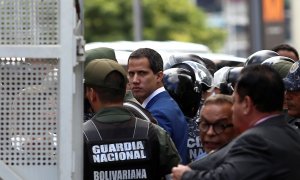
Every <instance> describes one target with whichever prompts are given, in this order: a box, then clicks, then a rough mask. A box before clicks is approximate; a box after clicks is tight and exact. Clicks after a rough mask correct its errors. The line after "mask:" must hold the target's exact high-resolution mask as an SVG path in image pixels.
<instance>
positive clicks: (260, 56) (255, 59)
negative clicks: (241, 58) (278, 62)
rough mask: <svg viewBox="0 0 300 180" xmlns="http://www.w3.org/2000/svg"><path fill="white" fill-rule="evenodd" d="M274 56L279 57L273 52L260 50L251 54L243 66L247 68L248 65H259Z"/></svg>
mask: <svg viewBox="0 0 300 180" xmlns="http://www.w3.org/2000/svg"><path fill="white" fill-rule="evenodd" d="M274 56H279V54H278V53H277V52H275V51H271V50H260V51H257V52H255V53H253V54H251V55H250V56H249V57H248V58H247V60H246V62H245V66H248V65H250V64H261V63H262V62H263V61H264V60H266V59H268V58H270V57H274Z"/></svg>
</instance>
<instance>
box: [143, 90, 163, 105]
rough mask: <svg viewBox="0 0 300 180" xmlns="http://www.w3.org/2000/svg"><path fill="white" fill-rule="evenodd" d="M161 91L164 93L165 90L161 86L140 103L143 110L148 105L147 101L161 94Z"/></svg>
mask: <svg viewBox="0 0 300 180" xmlns="http://www.w3.org/2000/svg"><path fill="white" fill-rule="evenodd" d="M163 91H166V89H165V88H164V87H163V86H162V87H160V88H158V89H156V90H155V91H154V92H153V93H152V94H151V95H150V96H148V97H147V98H146V99H145V100H144V102H143V103H142V106H143V107H144V108H145V107H146V106H147V104H148V103H149V101H150V100H151V99H152V98H153V97H154V96H156V95H157V94H159V93H161V92H163Z"/></svg>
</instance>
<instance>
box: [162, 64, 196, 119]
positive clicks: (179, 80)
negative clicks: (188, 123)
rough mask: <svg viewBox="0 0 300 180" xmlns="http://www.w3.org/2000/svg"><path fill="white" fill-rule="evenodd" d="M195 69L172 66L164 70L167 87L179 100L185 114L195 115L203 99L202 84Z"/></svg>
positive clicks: (191, 116)
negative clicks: (197, 79) (197, 78)
mask: <svg viewBox="0 0 300 180" xmlns="http://www.w3.org/2000/svg"><path fill="white" fill-rule="evenodd" d="M195 74H196V73H194V72H193V71H189V70H187V69H183V68H170V69H167V70H165V71H164V78H163V83H164V87H165V89H166V90H167V91H168V92H169V94H170V95H171V96H172V98H173V99H174V100H175V101H176V102H177V104H178V105H179V107H180V109H181V110H182V112H183V114H184V115H185V116H187V117H190V118H193V117H195V115H196V113H197V111H198V109H199V106H200V100H201V94H202V91H201V84H200V83H199V82H197V81H196V77H195Z"/></svg>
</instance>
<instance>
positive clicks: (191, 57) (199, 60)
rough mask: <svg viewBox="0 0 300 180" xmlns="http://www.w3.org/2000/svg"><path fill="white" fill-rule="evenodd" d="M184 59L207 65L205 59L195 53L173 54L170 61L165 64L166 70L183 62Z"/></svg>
mask: <svg viewBox="0 0 300 180" xmlns="http://www.w3.org/2000/svg"><path fill="white" fill-rule="evenodd" d="M184 61H194V62H197V63H199V64H202V65H204V66H205V63H204V61H203V59H202V58H201V57H199V56H197V55H194V54H185V55H171V56H170V57H169V60H168V62H166V64H165V65H164V70H166V69H170V68H172V67H173V66H174V65H175V64H178V63H182V62H184Z"/></svg>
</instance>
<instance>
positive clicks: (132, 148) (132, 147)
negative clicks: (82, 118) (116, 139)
mask: <svg viewBox="0 0 300 180" xmlns="http://www.w3.org/2000/svg"><path fill="white" fill-rule="evenodd" d="M92 152H93V161H94V163H103V162H112V161H125V160H133V159H146V158H147V156H146V153H145V147H144V144H143V142H142V141H133V142H123V143H112V144H101V145H94V146H92Z"/></svg>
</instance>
